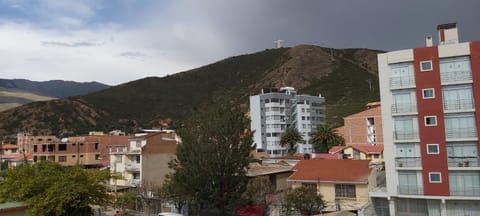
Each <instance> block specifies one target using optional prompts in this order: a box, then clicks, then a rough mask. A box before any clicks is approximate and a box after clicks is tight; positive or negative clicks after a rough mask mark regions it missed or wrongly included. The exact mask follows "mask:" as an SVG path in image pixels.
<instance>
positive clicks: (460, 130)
mask: <svg viewBox="0 0 480 216" xmlns="http://www.w3.org/2000/svg"><path fill="white" fill-rule="evenodd" d="M475 125H476V123H475V117H474V116H473V115H472V114H468V115H445V135H446V136H447V138H468V137H476V136H477V128H476V126H475Z"/></svg>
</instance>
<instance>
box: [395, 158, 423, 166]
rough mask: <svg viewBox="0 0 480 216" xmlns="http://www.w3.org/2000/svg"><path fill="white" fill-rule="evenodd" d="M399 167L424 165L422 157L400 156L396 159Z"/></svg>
mask: <svg viewBox="0 0 480 216" xmlns="http://www.w3.org/2000/svg"><path fill="white" fill-rule="evenodd" d="M395 164H396V166H397V167H422V158H420V157H399V158H396V159H395Z"/></svg>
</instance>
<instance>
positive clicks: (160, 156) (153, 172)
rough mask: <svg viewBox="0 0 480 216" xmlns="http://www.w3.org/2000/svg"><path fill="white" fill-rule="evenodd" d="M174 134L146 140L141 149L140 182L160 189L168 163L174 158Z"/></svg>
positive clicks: (175, 143)
mask: <svg viewBox="0 0 480 216" xmlns="http://www.w3.org/2000/svg"><path fill="white" fill-rule="evenodd" d="M174 138H175V137H174V134H161V135H160V136H153V137H150V138H148V139H147V145H145V146H144V147H143V149H142V171H141V175H142V182H146V183H148V184H153V185H155V186H156V187H161V186H162V185H163V183H164V181H165V177H166V175H167V174H168V173H170V172H172V170H171V169H170V168H168V162H170V161H171V160H172V159H174V157H175V152H176V146H177V142H176V141H175V140H174Z"/></svg>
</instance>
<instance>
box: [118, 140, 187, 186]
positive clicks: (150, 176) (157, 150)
mask: <svg viewBox="0 0 480 216" xmlns="http://www.w3.org/2000/svg"><path fill="white" fill-rule="evenodd" d="M178 141H179V139H178V137H177V136H176V134H175V133H172V132H155V133H147V134H145V135H141V136H136V137H131V138H129V139H128V142H129V144H128V146H115V145H111V146H109V156H110V170H111V171H112V172H114V173H118V174H119V175H121V176H122V179H118V180H111V184H112V185H115V186H123V187H137V186H139V185H141V184H145V185H147V184H148V186H149V187H161V186H162V185H163V182H164V181H165V177H166V175H167V174H168V173H170V172H171V170H170V168H169V167H168V163H169V161H170V160H172V159H173V158H174V157H175V152H176V145H177V143H178Z"/></svg>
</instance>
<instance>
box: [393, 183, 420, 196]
mask: <svg viewBox="0 0 480 216" xmlns="http://www.w3.org/2000/svg"><path fill="white" fill-rule="evenodd" d="M398 193H399V194H408V195H423V188H422V187H420V186H417V185H400V186H398Z"/></svg>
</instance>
